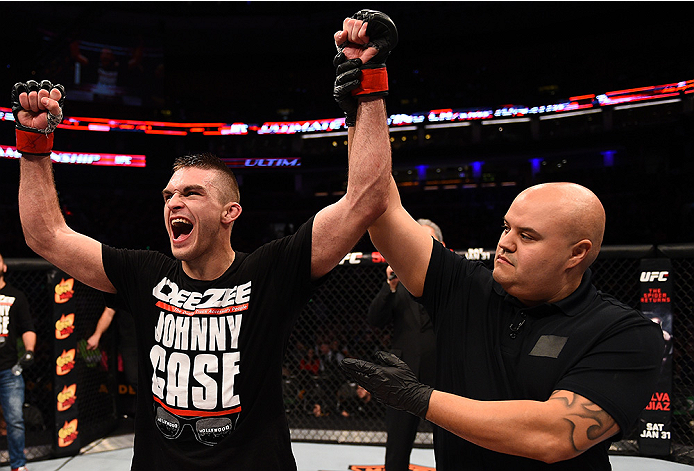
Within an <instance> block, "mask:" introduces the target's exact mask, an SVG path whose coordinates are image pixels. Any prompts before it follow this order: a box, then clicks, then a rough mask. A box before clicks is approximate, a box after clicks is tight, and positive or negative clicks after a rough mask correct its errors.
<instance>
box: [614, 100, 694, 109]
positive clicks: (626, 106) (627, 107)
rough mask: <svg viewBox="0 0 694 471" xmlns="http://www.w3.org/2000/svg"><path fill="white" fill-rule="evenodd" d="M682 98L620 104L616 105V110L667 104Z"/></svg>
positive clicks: (677, 101)
mask: <svg viewBox="0 0 694 471" xmlns="http://www.w3.org/2000/svg"><path fill="white" fill-rule="evenodd" d="M681 101H682V99H681V98H673V99H672V100H662V101H650V102H648V103H632V104H630V105H619V106H615V107H614V109H615V110H628V109H630V108H642V107H644V106H655V105H665V104H667V103H679V102H681Z"/></svg>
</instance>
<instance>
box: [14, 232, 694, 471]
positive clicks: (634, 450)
mask: <svg viewBox="0 0 694 471" xmlns="http://www.w3.org/2000/svg"><path fill="white" fill-rule="evenodd" d="M490 252H491V251H485V250H480V249H474V250H468V251H466V252H459V253H461V254H463V255H465V256H467V257H468V258H473V259H478V260H481V261H482V262H483V263H486V264H488V265H490V266H491V263H492V262H491V256H490V255H491V254H490ZM651 257H668V258H670V259H671V261H672V266H673V269H672V274H671V276H672V279H673V280H674V293H673V295H672V310H673V318H674V321H673V323H674V325H673V337H674V359H673V387H672V426H671V430H672V446H671V454H670V456H669V459H671V460H673V461H677V462H682V463H687V464H694V452H693V451H692V450H693V449H694V355H693V354H694V245H689V246H678V247H675V246H668V247H664V246H661V247H658V248H657V249H656V248H654V247H651V246H644V247H642V246H624V247H621V246H620V247H604V248H603V251H602V252H601V255H600V257H599V258H598V260H597V261H596V262H595V263H594V265H593V267H592V271H593V275H594V283H595V285H596V286H597V288H598V289H600V290H602V291H605V292H607V293H610V294H612V295H613V296H615V297H616V298H617V299H619V300H621V301H622V302H624V303H626V304H628V305H630V306H633V307H635V308H639V307H640V286H639V270H640V268H639V263H640V260H641V258H651ZM7 263H8V265H9V266H10V270H9V271H8V275H7V281H8V282H9V283H11V284H13V285H14V286H16V287H18V288H20V289H22V290H23V291H24V292H25V293H26V294H27V297H28V298H29V300H30V303H31V307H32V312H33V315H34V318H35V323H36V330H37V336H38V345H37V348H36V354H37V358H36V363H35V365H34V366H33V367H32V368H30V369H28V370H27V371H26V372H25V380H26V383H27V393H26V398H27V399H26V403H27V404H26V406H25V410H26V411H27V414H25V415H26V420H27V453H28V458H29V459H30V460H31V459H41V458H44V457H47V456H50V454H51V453H52V450H53V432H54V430H53V427H54V425H53V422H54V421H53V416H54V411H53V409H54V398H53V396H54V393H55V392H54V391H53V389H52V379H53V375H52V373H51V372H52V368H54V362H55V359H53V358H51V355H52V348H51V345H52V344H51V342H52V336H53V326H52V325H51V321H50V320H51V319H52V307H51V302H50V299H51V298H50V297H49V295H50V292H49V291H50V288H49V287H48V286H47V285H46V279H47V277H46V273H47V270H49V269H50V265H47V264H45V263H44V264H43V265H41V264H39V265H36V263H34V262H32V263H29V262H27V261H16V260H11V259H8V260H7ZM386 266H387V264H386V263H385V261H384V260H383V259H382V258H381V257H380V255H379V254H378V253H352V254H349V255H348V256H347V257H345V259H344V260H343V262H342V263H341V264H340V266H338V267H336V268H335V270H333V272H332V273H331V274H330V276H329V277H328V278H327V279H326V280H325V281H324V282H323V284H321V286H320V287H319V288H318V289H317V290H316V292H315V295H314V296H313V297H312V299H311V300H310V301H309V303H308V304H307V305H306V307H305V308H304V310H303V311H302V313H301V314H300V317H299V319H298V322H297V324H296V327H295V329H294V331H293V333H292V336H291V339H290V343H289V345H288V346H287V354H286V358H285V364H284V393H285V394H284V402H285V410H286V413H287V419H288V422H289V426H290V429H291V435H292V439H293V440H295V441H312V442H332V443H368V444H384V443H385V440H386V432H385V420H384V417H385V408H384V406H382V405H381V404H379V403H378V402H376V401H375V400H374V401H371V400H369V399H368V396H364V395H363V394H361V393H360V391H359V390H358V388H357V386H356V385H355V384H353V383H351V382H350V381H349V380H348V378H347V377H346V376H345V375H344V374H343V373H342V371H341V370H340V369H339V367H338V366H337V365H338V362H339V360H340V359H341V358H343V357H345V356H353V357H358V358H363V359H372V358H373V353H374V352H376V351H377V350H387V349H388V348H389V347H390V335H391V332H390V328H389V327H386V328H382V329H381V328H377V327H373V326H371V325H369V324H368V321H367V312H368V308H369V304H370V302H371V300H372V299H373V298H374V297H375V295H376V293H377V292H378V290H379V289H380V288H381V286H382V283H383V282H384V281H385V267H386ZM78 290H79V291H78ZM76 294H79V295H80V296H79V298H80V299H81V302H80V304H79V305H78V306H77V308H76V309H77V312H76V316H75V317H76V319H79V320H81V322H76V326H75V328H76V334H77V335H78V337H77V338H78V339H86V338H87V337H88V336H89V335H90V334H91V332H93V329H94V327H95V325H96V321H97V320H98V317H99V315H100V313H101V311H102V309H103V300H102V298H101V295H100V294H99V293H98V292H97V291H95V290H92V289H90V288H88V287H86V286H84V285H80V286H79V287H78V286H76ZM105 343H106V344H105V345H104V350H105V351H106V353H105V354H102V357H103V358H101V359H98V361H95V360H94V359H93V358H91V359H90V358H87V355H86V351H85V350H84V349H82V348H78V354H77V368H78V371H79V381H80V389H81V391H82V396H81V397H80V417H81V418H83V419H84V421H85V423H84V424H83V428H82V431H81V433H82V434H84V435H83V436H82V444H83V445H86V444H87V443H88V440H93V439H96V438H99V437H101V436H103V435H105V434H106V433H108V431H109V430H111V429H113V428H114V427H115V421H116V420H117V413H116V412H117V409H118V405H117V404H116V400H117V393H118V384H117V383H118V378H117V366H116V365H115V361H114V358H115V357H116V354H115V353H114V350H113V349H114V348H115V345H113V343H114V342H113V339H111V341H109V340H108V338H105ZM80 352H81V353H80ZM636 434H637V430H636V428H634V430H630V431H627V432H626V433H625V434H624V439H623V440H621V441H620V442H616V443H614V444H613V445H612V447H611V452H612V453H617V454H631V455H638V454H639V447H638V440H637V437H636ZM415 446H419V447H431V446H433V439H432V427H431V424H430V423H428V422H425V421H422V422H421V423H420V428H419V432H418V434H417V438H416V440H415ZM5 450H6V441H5V438H4V437H3V436H0V465H1V464H4V463H6V462H7V460H8V456H7V452H6V451H5Z"/></svg>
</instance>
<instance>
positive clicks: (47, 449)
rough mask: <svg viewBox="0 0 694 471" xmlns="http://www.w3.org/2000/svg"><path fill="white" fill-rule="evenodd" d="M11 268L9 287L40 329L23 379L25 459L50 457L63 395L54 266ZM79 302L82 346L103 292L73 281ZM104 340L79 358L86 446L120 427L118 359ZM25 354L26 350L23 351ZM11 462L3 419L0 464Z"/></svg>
mask: <svg viewBox="0 0 694 471" xmlns="http://www.w3.org/2000/svg"><path fill="white" fill-rule="evenodd" d="M5 263H6V264H7V266H8V271H7V275H6V277H5V279H6V281H7V283H8V284H11V285H13V286H14V287H16V288H18V289H20V290H21V291H23V292H24V294H25V295H26V297H27V299H28V301H29V305H30V308H31V313H32V316H33V319H34V327H35V329H36V337H37V341H36V348H35V354H36V357H35V361H34V363H33V364H32V366H31V367H29V368H26V369H25V370H24V372H23V373H22V375H23V376H24V381H25V385H26V392H25V404H24V426H25V438H26V440H25V441H26V443H25V453H26V456H27V460H29V461H36V460H40V459H48V458H51V457H52V456H55V454H56V447H55V441H56V436H57V430H56V424H55V411H56V400H57V399H56V398H57V395H58V393H60V391H57V390H55V388H54V374H55V371H56V358H55V355H54V351H53V342H54V341H55V329H56V326H55V325H54V324H55V322H54V320H53V301H52V300H53V290H54V287H53V286H51V285H49V283H48V274H49V272H50V271H51V270H54V269H55V268H54V267H53V266H52V265H50V264H49V263H47V262H45V261H43V260H34V259H5ZM74 290H75V295H74V298H75V300H76V305H75V323H74V328H75V330H74V333H73V335H76V336H77V338H78V339H81V340H80V341H79V342H78V345H80V344H81V345H83V344H84V339H86V338H88V337H89V336H90V335H91V334H92V333H93V331H94V328H95V327H96V322H97V320H98V319H99V316H100V315H101V313H102V312H103V309H104V304H103V297H102V295H101V293H100V292H98V291H96V290H94V289H92V288H90V287H88V286H86V285H84V284H82V283H79V282H75V285H74ZM109 337H110V336H107V335H105V336H104V342H103V344H102V348H101V349H100V350H99V351H98V352H97V355H98V358H95V356H94V354H93V353H88V352H87V351H86V349H84V348H78V349H77V352H76V358H75V369H74V371H75V373H76V378H77V384H78V386H79V392H78V395H77V399H78V401H79V411H80V415H79V420H80V428H79V438H80V441H81V443H82V444H83V445H86V444H88V443H90V442H91V441H93V440H96V439H97V438H100V437H103V436H104V435H106V434H107V433H109V432H110V431H111V430H113V429H114V428H115V426H116V424H117V415H116V408H115V407H116V404H115V392H116V384H115V383H116V375H115V374H114V371H116V365H115V360H116V357H115V355H110V354H109V351H110V349H111V345H110V344H111V343H112V342H109ZM21 350H22V351H23V349H21ZM6 464H9V453H8V451H7V437H6V428H5V423H4V420H3V421H2V423H0V466H1V465H6Z"/></svg>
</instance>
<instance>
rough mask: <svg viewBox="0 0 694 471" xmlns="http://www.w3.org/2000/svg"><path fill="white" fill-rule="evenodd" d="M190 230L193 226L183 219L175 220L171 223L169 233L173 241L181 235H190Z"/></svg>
mask: <svg viewBox="0 0 694 471" xmlns="http://www.w3.org/2000/svg"><path fill="white" fill-rule="evenodd" d="M192 230H193V225H192V224H191V223H190V222H188V221H187V220H185V219H183V218H177V219H174V220H173V221H171V232H172V234H173V238H174V240H176V239H178V238H179V237H181V236H182V235H188V234H190V231H192Z"/></svg>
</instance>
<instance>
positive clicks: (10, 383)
mask: <svg viewBox="0 0 694 471" xmlns="http://www.w3.org/2000/svg"><path fill="white" fill-rule="evenodd" d="M6 272H7V265H6V264H5V260H4V259H3V257H2V254H0V406H2V412H3V415H4V416H5V422H6V423H7V448H8V451H9V454H10V468H11V469H12V471H26V466H24V465H25V464H26V462H27V459H26V456H25V455H24V416H23V411H24V378H23V377H22V369H24V368H26V367H28V366H29V365H31V364H32V363H33V361H34V348H35V347H36V332H35V331H34V322H33V319H32V318H31V312H30V311H29V302H28V301H27V298H26V296H25V295H24V293H22V292H21V291H20V290H18V289H17V288H15V287H13V286H10V285H8V284H7V282H6V281H5V273H6ZM20 338H21V340H22V342H23V343H24V351H25V353H24V354H23V355H22V357H21V358H19V360H17V358H18V352H17V340H18V339H20Z"/></svg>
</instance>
